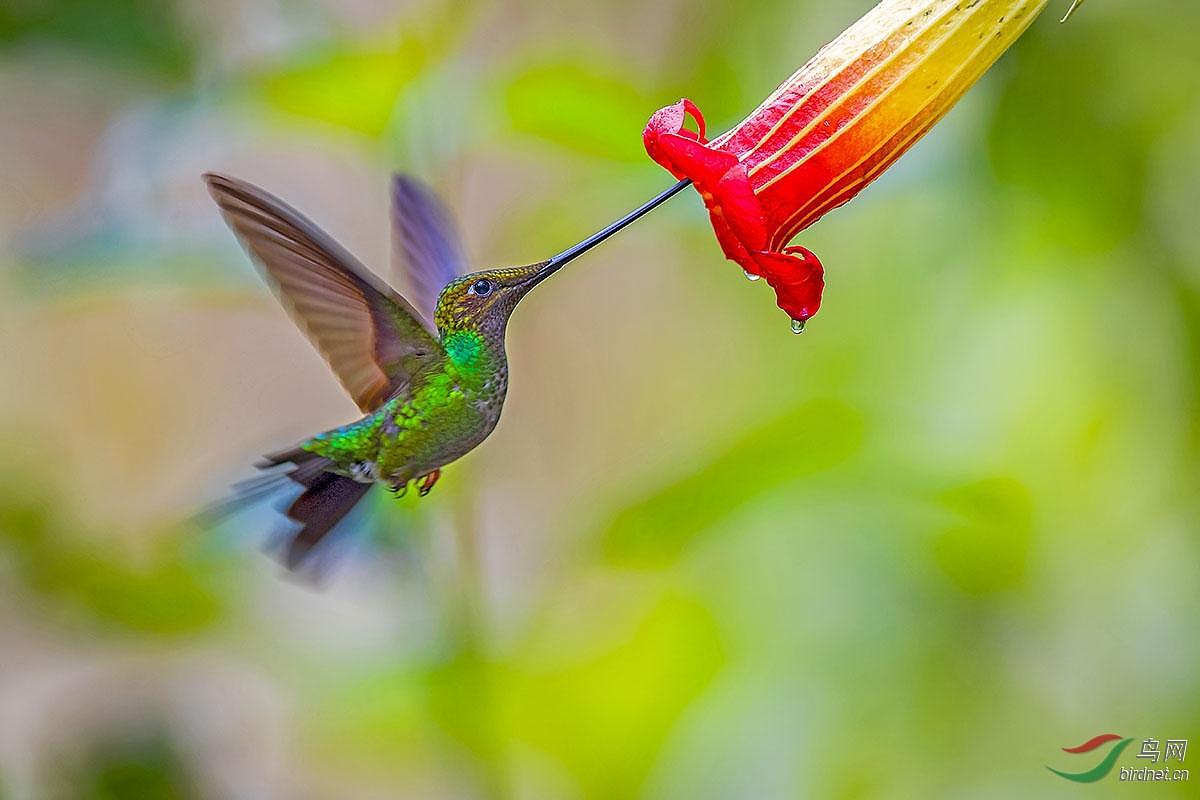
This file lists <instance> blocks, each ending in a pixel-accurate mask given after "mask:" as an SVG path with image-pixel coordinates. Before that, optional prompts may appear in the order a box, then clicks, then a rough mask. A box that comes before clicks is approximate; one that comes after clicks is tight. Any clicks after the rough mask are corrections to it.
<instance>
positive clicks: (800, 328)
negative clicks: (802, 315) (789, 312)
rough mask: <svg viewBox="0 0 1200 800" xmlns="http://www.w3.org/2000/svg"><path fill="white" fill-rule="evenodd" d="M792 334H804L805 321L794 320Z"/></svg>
mask: <svg viewBox="0 0 1200 800" xmlns="http://www.w3.org/2000/svg"><path fill="white" fill-rule="evenodd" d="M792 333H804V320H802V319H794V320H792Z"/></svg>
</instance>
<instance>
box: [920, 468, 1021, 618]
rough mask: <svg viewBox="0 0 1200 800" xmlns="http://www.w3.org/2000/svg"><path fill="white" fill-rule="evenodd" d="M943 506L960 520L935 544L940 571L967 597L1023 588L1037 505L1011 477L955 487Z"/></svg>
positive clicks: (949, 492)
mask: <svg viewBox="0 0 1200 800" xmlns="http://www.w3.org/2000/svg"><path fill="white" fill-rule="evenodd" d="M941 501H942V504H943V505H944V506H945V507H946V508H947V509H949V510H950V511H951V512H953V513H954V514H956V515H957V516H958V517H960V518H961V522H959V523H956V524H953V525H950V526H949V527H947V528H946V529H944V530H943V531H942V532H941V533H940V534H938V535H937V537H936V538H935V539H934V542H933V552H934V557H935V559H936V561H937V564H938V566H939V567H941V569H942V571H943V572H944V573H946V575H947V576H948V577H949V578H950V580H952V581H953V582H954V584H955V585H956V586H958V587H959V588H960V589H962V590H963V591H964V592H967V593H968V594H973V595H987V594H993V593H995V592H1001V591H1004V590H1007V589H1012V588H1013V587H1015V586H1017V585H1019V584H1020V582H1021V581H1022V580H1023V579H1024V577H1025V563H1026V560H1027V559H1028V556H1029V545H1030V539H1031V538H1032V534H1033V500H1032V498H1031V497H1030V495H1029V490H1028V489H1026V488H1025V486H1024V485H1023V484H1021V483H1020V482H1018V481H1017V480H1015V479H1013V478H1007V477H998V478H988V479H985V480H980V481H975V482H973V483H968V484H965V485H962V486H957V487H954V488H953V489H949V490H947V491H946V492H944V493H943V494H942V496H941Z"/></svg>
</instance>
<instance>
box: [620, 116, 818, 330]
mask: <svg viewBox="0 0 1200 800" xmlns="http://www.w3.org/2000/svg"><path fill="white" fill-rule="evenodd" d="M688 117H692V118H693V119H695V121H696V127H697V128H698V130H699V133H696V132H695V131H691V130H688V129H687V128H686V127H685V125H686V123H687V119H688ZM704 128H705V126H704V116H703V115H702V114H701V113H700V110H699V109H698V108H696V106H695V104H694V103H692V101H690V100H686V99H685V100H680V101H679V102H678V103H675V104H674V105H671V106H667V107H666V108H663V109H661V110H659V111H658V112H656V113H655V114H654V116H653V117H651V118H650V122H649V123H648V124H647V125H646V130H645V131H644V132H643V134H642V140H643V141H644V142H645V144H646V152H648V153H649V154H650V157H651V158H653V159H654V160H655V161H657V162H658V163H659V164H661V165H662V166H663V167H665V168H666V169H667V170H668V171H669V172H670V173H671V174H672V175H674V176H675V177H676V178H680V179H683V178H687V179H689V180H691V182H692V184H693V185H695V187H696V190H697V191H699V192H700V196H701V197H702V198H703V199H704V205H705V206H706V207H707V208H708V213H709V217H710V218H711V220H712V225H713V229H714V230H715V231H716V234H717V241H718V242H720V244H721V249H722V250H723V251H724V252H725V257H726V258H728V259H730V260H731V261H734V262H736V263H737V264H739V265H740V266H741V267H742V269H744V270H745V271H746V272H747V273H748V274H750V275H754V276H758V277H762V278H765V279H766V280H767V283H769V284H770V285H771V287H772V288H773V289H774V290H775V294H776V297H777V299H778V302H779V307H780V308H782V309H783V310H784V311H786V312H787V313H788V314H790V315H791V317H792V319H795V320H799V321H800V322H804V321H805V320H807V319H808V318H809V317H811V316H812V315H813V314H815V313H816V312H817V308H819V307H820V305H821V290H822V289H823V288H824V285H825V283H824V280H823V277H822V275H823V271H822V269H821V262H820V261H818V260H817V257H816V256H814V255H813V254H812V253H810V252H809V251H807V250H805V249H804V248H787V249H786V250H782V251H775V250H771V249H769V245H768V242H769V239H770V232H769V231H768V229H767V220H766V215H765V214H764V213H763V209H762V206H761V205H760V203H759V199H758V198H757V197H756V196H755V194H754V190H753V188H752V187H751V186H750V181H749V179H748V178H747V175H746V167H745V165H743V164H742V163H741V162H739V161H738V158H737V156H736V155H734V154H732V153H727V152H725V151H723V150H717V149H715V148H713V147H712V146H710V145H709V144H708V141H707V140H706V139H705V138H704Z"/></svg>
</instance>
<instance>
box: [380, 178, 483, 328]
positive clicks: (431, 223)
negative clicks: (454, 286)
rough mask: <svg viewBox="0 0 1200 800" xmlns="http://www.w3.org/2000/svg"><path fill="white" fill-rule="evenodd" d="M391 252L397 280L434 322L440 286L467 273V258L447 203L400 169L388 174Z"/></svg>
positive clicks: (426, 316)
mask: <svg viewBox="0 0 1200 800" xmlns="http://www.w3.org/2000/svg"><path fill="white" fill-rule="evenodd" d="M392 252H393V254H394V255H393V257H394V259H395V262H396V265H397V268H398V270H399V272H400V275H401V284H400V285H401V286H403V287H404V291H405V293H406V294H407V295H408V296H409V297H411V298H412V300H413V304H414V305H415V306H416V307H417V308H418V309H419V310H420V312H421V313H422V314H424V315H425V319H426V320H428V321H432V320H433V311H434V308H435V307H436V306H437V299H438V295H439V294H441V292H442V289H443V288H445V286H446V284H448V283H449V282H450V281H452V280H454V279H455V278H457V277H459V276H460V275H463V274H465V273H466V271H467V270H466V266H467V264H466V257H465V256H464V254H463V248H462V244H461V240H460V238H459V236H458V231H457V229H456V228H455V226H454V218H453V217H452V216H451V214H450V212H449V210H448V209H447V208H446V206H445V205H444V204H443V203H442V201H441V200H439V199H438V198H437V195H435V194H434V193H433V190H432V189H430V188H429V187H428V186H426V185H425V184H423V183H421V182H420V181H419V180H417V179H416V178H414V177H412V176H410V175H402V174H400V173H396V174H395V175H393V176H392Z"/></svg>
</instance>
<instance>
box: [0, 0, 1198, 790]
mask: <svg viewBox="0 0 1200 800" xmlns="http://www.w3.org/2000/svg"><path fill="white" fill-rule="evenodd" d="M1061 5H1063V6H1065V5H1066V3H1065V2H1063V3H1061ZM867 6H868V3H867V2H865V0H864V1H862V2H844V3H827V2H817V1H816V0H811V1H810V2H801V1H799V0H787V2H754V3H749V2H728V3H718V2H702V3H696V2H682V1H681V0H671V1H669V2H662V1H661V0H657V1H656V2H628V1H627V0H620V1H619V2H607V3H598V2H588V1H587V0H563V1H562V2H554V3H546V2H535V1H534V0H517V1H516V2H506V3H502V4H501V3H497V4H478V5H476V4H470V3H460V2H419V3H390V2H384V1H383V0H353V2H342V3H334V2H332V0H327V1H326V2H320V1H319V0H275V1H274V2H272V1H271V0H217V1H216V2H212V1H211V0H177V2H174V3H162V2H151V0H63V1H62V2H33V0H16V2H6V3H5V6H4V8H3V10H0V43H2V44H0V176H2V185H3V188H2V190H0V247H2V250H0V365H2V368H3V372H2V373H0V374H2V376H3V377H2V378H0V436H2V439H0V441H2V442H3V444H2V446H0V474H2V475H3V478H4V479H3V481H2V482H0V796H3V797H6V798H13V799H14V800H24V799H25V798H177V797H186V798H253V799H254V800H260V799H263V800H269V799H270V798H288V799H289V800H291V799H292V798H299V799H300V800H305V799H306V798H314V799H315V798H322V799H324V798H337V799H338V800H342V799H343V798H345V799H347V800H358V799H359V798H362V799H364V800H366V799H368V798H396V797H404V798H409V797H412V798H483V797H508V798H632V797H637V798H654V799H655V800H658V799H660V798H661V799H663V800H667V799H674V798H678V799H680V800H707V799H709V798H711V799H712V800H717V799H718V798H719V799H721V800H724V799H726V798H754V800H770V799H773V798H801V797H816V798H846V799H847V800H849V799H851V798H927V797H929V798H934V797H938V798H940V797H945V798H956V799H958V798H1013V797H1085V796H1086V797H1088V798H1103V797H1113V796H1121V797H1127V796H1128V797H1133V796H1142V797H1148V796H1150V795H1153V796H1154V797H1188V796H1195V793H1196V791H1197V789H1200V774H1193V777H1192V780H1191V782H1190V783H1189V784H1188V785H1186V786H1175V787H1166V786H1160V787H1146V786H1139V787H1129V786H1123V785H1120V784H1119V783H1118V782H1117V781H1116V776H1115V775H1113V776H1110V777H1109V778H1108V779H1106V780H1105V781H1104V782H1102V783H1099V784H1095V785H1093V786H1076V785H1074V784H1070V783H1067V782H1066V781H1063V780H1061V779H1060V778H1058V777H1056V776H1054V775H1052V774H1051V773H1050V772H1048V771H1047V769H1046V768H1045V765H1047V764H1049V765H1053V766H1057V767H1060V768H1063V769H1078V770H1084V769H1086V768H1088V767H1090V766H1091V765H1092V764H1093V763H1095V761H1096V760H1098V758H1097V757H1096V756H1068V755H1067V754H1065V753H1062V752H1061V751H1060V750H1059V748H1061V747H1064V746H1071V745H1075V744H1078V743H1080V742H1081V741H1083V740H1085V739H1087V738H1090V737H1091V736H1093V735H1095V734H1098V733H1102V732H1109V731H1111V732H1115V733H1119V734H1121V735H1124V736H1132V737H1137V738H1138V739H1140V738H1142V737H1149V736H1155V737H1158V738H1160V739H1165V738H1168V737H1184V738H1190V740H1191V742H1192V746H1193V747H1194V748H1196V747H1200V741H1198V740H1200V726H1198V725H1197V721H1198V719H1200V678H1198V670H1197V667H1198V665H1200V645H1198V640H1197V634H1196V631H1197V622H1198V612H1200V580H1198V577H1200V501H1198V498H1200V494H1198V492H1197V477H1198V469H1197V468H1198V466H1200V383H1198V380H1197V378H1198V375H1197V372H1198V366H1200V226H1198V225H1197V209H1198V208H1200V190H1198V189H1197V187H1198V186H1200V81H1198V79H1197V77H1196V75H1197V72H1196V65H1197V60H1196V54H1197V44H1196V33H1195V32H1196V30H1197V29H1198V26H1200V5H1197V4H1195V3H1183V2H1169V1H1168V0H1160V1H1159V2H1130V1H1129V0H1124V1H1122V0H1090V2H1088V3H1087V4H1086V5H1085V6H1084V8H1083V9H1082V10H1081V12H1080V13H1079V14H1078V15H1077V17H1076V18H1075V19H1073V20H1072V21H1071V23H1070V24H1068V25H1065V26H1058V25H1056V24H1055V21H1054V19H1052V17H1053V16H1055V13H1056V12H1057V13H1061V11H1062V10H1063V9H1060V8H1058V7H1057V4H1056V6H1055V8H1053V9H1052V10H1051V12H1049V13H1047V15H1046V16H1045V17H1044V18H1043V19H1041V20H1039V21H1038V22H1037V24H1036V25H1035V26H1034V27H1033V29H1032V30H1031V31H1030V32H1029V34H1028V35H1027V36H1026V37H1025V38H1024V39H1022V40H1021V41H1020V42H1019V43H1018V45H1017V46H1016V47H1015V48H1014V49H1013V51H1012V52H1011V53H1009V54H1008V55H1007V56H1006V57H1005V58H1004V59H1003V60H1002V61H1001V62H1000V64H998V65H997V67H996V68H995V69H993V71H992V72H991V73H989V75H988V76H987V77H986V79H985V80H984V81H982V83H981V84H980V85H979V86H977V87H976V88H975V89H974V90H973V91H972V92H971V93H970V94H969V95H968V97H967V99H966V100H965V101H964V102H963V103H962V104H961V105H960V106H959V107H958V108H956V109H955V110H954V112H953V113H952V114H951V115H950V116H949V118H948V119H946V120H945V121H944V122H943V123H942V124H941V125H940V126H939V127H938V129H937V130H936V131H935V132H934V133H933V134H932V135H931V136H929V137H928V138H927V139H926V140H925V141H923V142H922V143H921V144H920V145H919V146H917V147H916V148H915V149H914V151H913V152H911V153H910V154H909V155H907V156H906V157H905V158H904V159H903V160H902V161H901V162H900V163H899V164H898V165H897V166H896V167H895V168H894V169H893V170H891V171H890V172H889V173H888V174H887V175H886V176H885V177H884V178H883V179H882V180H880V181H879V182H878V184H876V185H875V186H873V187H871V188H870V189H868V190H867V191H866V192H865V193H864V194H863V195H862V196H861V197H860V198H858V199H857V200H856V201H854V202H853V203H852V204H851V205H849V206H847V207H846V208H844V209H841V210H839V211H837V212H835V213H833V214H831V215H830V216H829V217H828V218H826V219H825V220H823V221H821V222H820V223H819V224H818V225H816V226H815V227H814V228H812V229H811V230H809V231H807V232H805V233H804V234H803V235H802V237H801V238H800V240H799V241H800V242H802V243H803V244H804V245H805V246H806V247H809V248H810V249H812V250H813V251H814V252H816V253H817V254H818V255H819V256H820V257H821V259H822V260H823V262H824V264H825V265H826V269H827V277H828V287H827V290H826V295H825V297H826V300H825V304H824V307H823V309H822V311H821V313H820V314H819V315H818V316H817V317H816V318H815V319H814V320H813V321H812V323H811V324H810V326H809V331H808V332H807V333H805V334H804V336H802V337H796V336H793V335H791V334H790V333H789V331H788V321H787V318H786V316H785V315H783V314H782V313H781V312H780V311H779V310H778V309H776V308H775V307H774V303H773V298H772V297H771V294H770V292H769V291H768V289H767V288H766V287H764V286H763V285H761V284H751V283H749V282H747V281H746V280H745V278H744V277H743V276H742V275H741V273H740V272H739V270H738V269H737V268H736V267H735V266H734V265H732V264H729V263H728V262H725V261H724V260H723V259H722V257H721V254H720V251H719V249H718V247H717V246H716V244H715V242H714V240H713V236H712V233H711V230H710V229H709V227H708V224H707V221H706V216H705V214H704V213H703V210H702V208H701V205H700V202H699V200H698V199H697V198H696V197H695V195H694V194H691V193H689V194H688V195H686V196H681V197H679V198H676V199H675V200H673V201H672V202H671V203H670V204H669V205H668V206H667V207H665V208H664V209H662V210H660V211H657V212H655V213H654V214H653V215H652V216H650V217H648V218H647V219H646V220H644V221H643V222H640V223H639V224H638V225H637V226H635V227H634V228H631V229H630V230H629V231H627V232H625V233H623V234H621V236H620V237H619V238H617V239H615V240H614V241H612V242H611V243H610V244H608V245H605V246H604V247H603V248H602V249H600V250H598V251H597V252H595V253H594V254H590V255H588V256H587V257H586V258H584V259H582V260H580V261H578V262H576V263H575V264H573V265H572V266H571V267H570V268H569V269H568V270H566V271H565V272H563V273H562V275H561V276H559V277H556V278H555V279H554V280H553V281H552V282H549V283H547V284H545V285H544V286H543V287H541V288H539V289H538V290H537V292H536V293H535V294H534V295H532V296H531V297H530V298H529V299H528V300H527V301H526V303H525V304H524V305H523V306H522V308H521V309H520V313H518V314H517V316H516V319H515V321H514V323H513V325H512V329H511V337H510V344H511V360H512V389H511V392H510V395H509V401H508V405H507V408H506V411H505V415H504V419H503V420H502V422H501V424H500V427H499V429H498V430H497V431H496V433H495V435H494V436H493V437H492V438H491V439H490V440H489V441H488V442H487V443H486V444H485V445H484V446H483V447H481V448H480V449H479V450H478V451H476V452H475V453H474V454H472V455H471V456H470V457H468V458H467V459H465V460H464V461H463V462H462V463H460V464H458V465H454V466H452V467H451V468H449V469H447V470H446V472H445V475H444V476H443V478H442V483H441V484H439V486H438V488H437V490H436V491H435V492H434V493H433V494H432V495H431V496H430V497H429V498H427V499H425V500H423V501H418V500H417V499H416V498H415V497H411V496H410V497H409V498H406V499H405V500H404V501H402V502H401V503H399V504H396V503H393V502H392V501H391V500H390V499H385V498H383V497H381V498H379V501H380V502H379V504H378V505H379V513H378V516H377V517H376V519H377V521H378V522H377V524H376V525H375V526H374V527H373V533H372V535H371V537H369V538H371V539H372V541H373V543H371V544H367V545H364V546H363V547H360V548H359V550H358V551H357V552H356V554H354V555H352V556H350V557H349V558H347V559H345V560H344V561H343V562H342V563H341V565H340V568H339V569H337V570H335V571H334V574H333V575H332V576H331V577H330V579H329V580H328V581H327V584H326V586H325V587H324V589H323V590H320V591H317V590H314V589H312V588H310V587H308V586H305V585H302V584H299V583H297V582H295V581H290V580H288V579H286V578H285V577H283V576H281V571H280V569H279V568H278V567H277V566H276V564H275V563H273V562H272V561H271V560H270V559H269V558H268V557H267V556H265V555H263V554H261V553H260V552H259V551H260V548H261V546H262V545H263V543H264V542H265V540H266V539H267V537H268V534H269V532H270V530H271V529H272V519H273V518H272V516H271V513H270V511H269V509H268V510H264V511H262V512H259V513H257V514H250V515H248V516H245V517H242V518H240V519H239V520H237V521H235V522H233V523H231V524H228V525H226V526H224V527H222V528H220V529H218V530H215V531H213V530H208V531H205V530H198V529H197V528H196V527H195V526H194V525H189V524H186V523H185V522H184V521H183V520H185V518H186V517H187V516H188V515H189V514H190V513H192V512H193V511H195V510H196V509H198V508H200V507H201V506H202V505H203V504H204V503H206V502H209V501H211V500H213V499H214V498H216V497H218V496H220V494H221V492H222V491H223V487H224V486H225V485H226V484H228V483H229V482H231V481H233V480H236V479H238V478H243V477H246V476H248V475H249V474H250V472H251V470H250V467H249V463H250V461H251V460H253V459H254V458H255V457H256V456H257V454H258V453H259V452H262V451H264V450H267V449H272V448H277V447H279V446H282V445H286V444H288V443H289V442H291V441H292V440H293V439H295V438H297V437H299V436H302V435H304V434H307V433H310V432H312V431H315V430H319V429H323V428H326V427H330V426H332V425H335V424H340V423H341V422H344V421H346V420H348V419H350V418H351V417H352V416H353V413H354V409H353V406H352V404H351V403H350V402H349V401H348V400H347V399H346V397H345V396H344V395H343V394H342V392H341V390H340V388H339V387H338V385H337V384H336V382H335V380H334V379H333V377H332V376H331V375H330V373H329V372H328V370H327V369H326V367H325V366H324V364H323V362H322V361H321V359H320V358H319V356H317V355H316V354H315V352H314V351H313V350H312V349H311V348H310V347H309V345H308V344H307V343H306V342H305V341H304V339H303V337H302V336H301V335H300V334H299V333H298V332H297V331H296V330H295V329H294V328H293V326H292V325H291V323H290V322H289V321H288V320H287V318H286V317H285V316H284V314H283V313H282V312H281V311H280V309H279V307H278V306H277V304H276V303H275V301H274V300H273V299H272V298H271V297H270V295H269V293H268V292H267V291H266V289H265V288H264V287H263V285H262V284H261V282H260V281H259V280H258V278H257V276H256V275H255V274H254V271H253V269H252V268H251V266H250V265H249V262H248V261H247V260H246V258H245V257H244V255H243V254H242V253H241V251H240V250H239V249H238V248H237V246H236V244H235V243H234V241H233V239H232V237H231V236H230V235H229V233H228V232H227V231H226V230H225V228H224V227H223V225H222V223H221V221H220V219H219V217H218V215H217V213H216V212H215V210H214V208H213V206H212V204H211V201H210V200H209V199H208V198H207V196H206V195H205V193H204V191H203V188H202V186H201V184H200V181H199V174H200V173H201V172H202V171H203V170H206V169H220V170H224V171H228V172H230V173H233V174H236V175H239V176H242V177H245V178H247V179H250V180H252V181H255V182H258V183H260V184H262V185H264V186H266V187H268V188H269V189H271V190H272V191H274V192H276V193H278V194H280V195H282V196H283V197H285V198H287V199H288V200H289V201H290V202H292V203H294V204H295V205H297V206H299V207H300V208H302V209H303V210H305V211H306V212H308V213H309V214H311V215H312V216H314V217H315V218H316V219H317V220H319V221H320V222H321V223H322V224H323V225H325V226H327V227H328V229H329V230H330V231H331V232H333V233H334V234H335V235H336V236H337V237H339V238H340V239H341V240H342V241H343V242H345V243H346V244H347V246H349V247H350V248H351V249H352V250H353V251H355V252H356V253H358V254H360V255H361V256H362V257H363V258H364V259H365V260H367V262H368V263H370V264H372V265H374V266H375V267H376V268H377V269H378V270H381V271H382V270H385V269H386V256H387V251H388V245H387V233H386V231H387V218H386V204H385V200H386V192H387V175H388V171H389V170H390V169H392V168H397V167H399V168H403V169H406V170H410V171H414V172H417V173H419V174H421V175H423V176H425V177H426V178H427V179H430V180H432V181H433V182H434V183H436V184H437V186H438V187H439V190H440V191H442V192H443V193H444V194H445V196H446V197H447V198H448V200H449V201H450V202H451V203H452V205H453V206H454V207H455V208H456V209H457V210H458V212H459V214H460V216H461V220H462V224H463V228H464V231H465V236H466V239H467V240H468V243H469V249H470V252H471V253H472V256H473V259H474V261H475V262H476V263H478V264H480V265H495V264H508V263H526V262H530V261H534V260H537V259H540V258H543V257H545V256H547V255H549V254H551V253H553V252H555V251H557V250H559V249H561V248H562V247H564V246H566V245H568V244H570V243H571V242H573V241H575V240H576V239H578V238H579V237H581V236H582V235H584V234H586V233H588V232H590V231H591V230H593V229H595V228H597V227H599V226H600V225H602V224H604V223H606V222H608V221H609V220H611V219H612V218H614V217H615V216H616V215H617V214H619V213H621V212H623V211H625V210H627V209H628V208H631V207H632V206H634V205H636V204H637V203H640V202H641V201H642V200H644V199H646V198H648V197H649V196H650V195H652V194H653V193H654V192H656V191H658V190H659V189H660V188H663V187H665V186H667V185H669V183H670V178H669V176H667V175H666V174H665V173H664V172H662V171H661V170H660V169H659V168H658V167H657V166H655V165H654V164H652V163H651V162H650V161H649V160H648V159H647V158H646V157H645V155H644V153H643V152H642V148H641V142H640V133H641V126H642V124H643V123H644V121H645V119H646V118H647V117H648V116H649V114H650V113H651V112H652V111H654V110H655V109H657V108H659V107H660V106H662V105H665V104H667V103H669V102H672V101H674V100H675V99H677V98H678V97H679V96H681V95H685V94H686V95H688V96H690V97H692V98H694V99H695V100H696V101H697V103H699V105H700V106H701V108H703V109H704V111H705V112H706V114H707V116H708V117H709V120H710V123H711V125H712V127H713V130H714V131H719V130H721V129H722V128H723V127H725V126H727V125H729V124H731V123H733V122H735V121H736V120H737V119H738V118H739V117H740V115H742V114H744V113H746V112H747V111H748V110H749V109H751V108H753V107H754V106H755V105H757V103H758V102H759V101H760V100H761V98H762V97H763V96H765V94H766V93H767V92H769V91H770V90H771V89H772V88H773V87H774V86H775V84H776V83H777V82H778V81H779V80H781V79H782V78H784V77H785V76H786V75H787V74H788V73H790V72H791V71H792V70H793V69H795V68H796V67H797V66H798V65H799V64H800V63H801V62H802V61H803V60H804V59H806V58H807V56H808V55H809V54H811V53H813V52H814V51H815V49H816V48H817V47H818V46H819V45H820V44H821V43H822V42H823V41H826V40H828V39H830V38H832V37H833V36H834V35H836V34H837V32H838V31H840V30H841V29H843V28H844V27H845V26H846V25H848V24H849V23H850V22H852V21H853V20H854V19H855V18H856V17H857V16H858V15H859V14H860V13H862V12H863V11H865V10H866V8H867ZM364 538H368V537H364ZM1136 747H1137V746H1136V745H1135V746H1134V747H1133V748H1131V749H1130V750H1128V751H1127V753H1126V757H1125V758H1123V759H1122V760H1121V762H1120V763H1121V764H1125V765H1141V764H1142V763H1143V762H1139V761H1138V760H1137V759H1135V758H1134V757H1133V754H1134V752H1135V751H1136ZM1184 766H1188V767H1191V769H1192V772H1193V773H1200V752H1192V753H1189V756H1188V762H1187V763H1185V764H1184Z"/></svg>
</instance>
